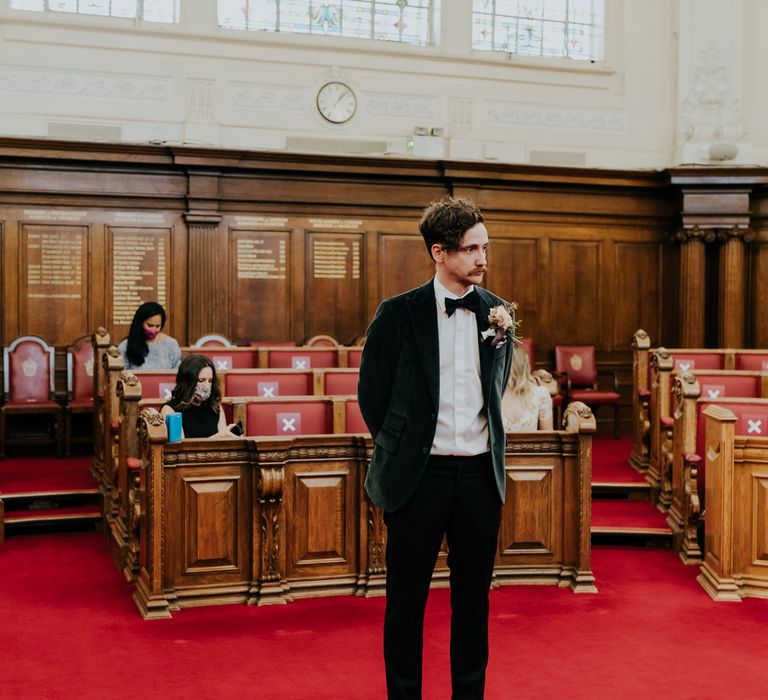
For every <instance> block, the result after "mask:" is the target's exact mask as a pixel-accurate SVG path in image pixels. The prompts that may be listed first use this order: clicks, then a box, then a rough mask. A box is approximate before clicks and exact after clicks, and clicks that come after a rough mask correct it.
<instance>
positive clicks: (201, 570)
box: [164, 464, 252, 593]
mask: <svg viewBox="0 0 768 700" xmlns="http://www.w3.org/2000/svg"><path fill="white" fill-rule="evenodd" d="M249 475H250V468H249V467H248V466H247V465H246V464H227V465H216V466H209V467H205V468H203V469H200V468H196V467H183V466H182V467H180V468H178V469H166V470H165V476H164V478H165V479H166V480H167V489H168V500H167V503H168V504H169V505H171V507H170V508H169V509H168V510H167V511H166V513H165V514H164V515H165V517H166V518H167V521H168V527H169V529H170V531H171V532H174V533H177V535H178V537H175V538H173V540H172V541H169V540H166V546H167V548H168V558H167V563H166V567H167V572H166V574H167V576H168V577H169V578H168V580H173V581H176V582H178V583H179V584H181V585H195V584H199V583H201V582H204V583H205V584H206V585H209V586H210V585H212V584H216V583H233V582H238V581H243V582H247V581H249V580H250V575H251V562H250V554H251V527H250V525H251V505H252V504H251V487H250V481H249V479H250V476H249ZM245 590H247V586H245ZM245 590H244V593H245Z"/></svg>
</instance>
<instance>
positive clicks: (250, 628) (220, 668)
mask: <svg viewBox="0 0 768 700" xmlns="http://www.w3.org/2000/svg"><path fill="white" fill-rule="evenodd" d="M593 568H594V572H595V575H596V577H597V582H598V587H599V589H600V593H598V594H595V595H590V594H583V595H574V594H573V593H571V592H570V591H567V590H564V589H558V588H551V587H535V586H525V587H506V588H501V589H497V590H495V591H493V592H492V593H491V649H492V651H491V664H490V668H489V674H488V684H487V694H486V697H487V698H489V699H490V700H496V699H504V700H506V699H507V698H510V699H511V698H515V699H518V698H520V699H525V700H528V699H530V698H535V699H538V698H564V697H565V698H569V699H576V700H580V699H583V700H586V699H589V700H595V699H602V698H606V699H608V698H610V699H611V700H614V699H617V698H622V699H623V698H628V699H630V700H633V699H638V700H640V699H643V700H645V699H646V698H650V697H655V696H659V697H664V698H667V697H671V698H675V699H676V700H687V699H691V700H692V699H694V698H696V700H715V699H717V700H720V699H721V698H731V697H738V698H740V700H756V699H757V698H765V696H766V690H765V689H766V685H767V684H768V664H766V663H765V638H766V629H768V601H757V600H747V601H745V602H743V603H714V602H712V601H711V600H710V598H709V597H708V596H707V595H706V593H704V591H703V590H702V589H701V588H700V587H699V585H698V584H697V583H696V582H695V580H694V579H695V576H696V574H697V573H698V570H697V569H696V568H695V567H685V566H683V565H682V564H680V562H679V560H678V559H677V556H676V555H675V554H674V553H673V552H671V551H668V550H652V549H651V550H648V549H647V550H643V549H631V548H597V549H595V551H594V556H593ZM0 572H2V575H0V619H1V620H2V632H3V634H2V637H3V641H2V645H0V688H2V694H3V696H4V697H9V698H25V699H32V700H37V699H38V698H39V699H41V700H42V699H49V700H51V699H54V698H68V699H69V698H78V699H86V698H99V699H100V700H101V699H102V698H136V697H139V698H165V699H168V698H186V697H195V698H243V699H245V698H259V699H263V700H272V699H275V700H321V699H328V700H347V699H355V700H357V699H358V698H359V699H361V700H362V699H365V700H367V699H368V698H383V697H384V696H385V688H384V679H383V665H382V660H381V639H380V638H381V622H382V611H383V606H384V601H383V600H382V599H372V600H365V599H358V598H352V597H340V598H321V599H315V600H303V601H298V602H295V603H292V604H290V605H287V606H278V607H268V608H254V607H245V606H223V607H209V608H198V609H191V610H183V611H181V612H179V613H176V614H175V617H174V619H172V620H167V621H154V622H143V621H142V620H141V619H140V617H139V615H138V612H137V611H136V609H135V608H134V605H133V602H132V601H131V599H130V591H131V588H130V586H129V585H128V584H126V583H125V581H124V580H123V578H122V574H120V573H119V572H118V571H117V570H116V569H115V568H114V566H113V565H112V563H111V561H110V559H109V556H108V554H107V548H106V544H105V540H104V538H103V537H102V536H101V535H99V534H97V533H74V534H73V533H69V534H57V535H35V536H26V537H15V538H11V539H9V540H7V541H6V542H5V543H4V544H0ZM682 669H687V670H686V671H685V673H684V674H683V671H682ZM447 670H448V591H447V590H439V591H434V592H433V593H432V595H431V596H430V603H429V606H428V610H427V616H426V633H425V682H424V690H425V692H424V698H425V700H438V699H439V700H445V698H448V697H449V696H450V691H449V679H448V672H447ZM681 674H683V675H681Z"/></svg>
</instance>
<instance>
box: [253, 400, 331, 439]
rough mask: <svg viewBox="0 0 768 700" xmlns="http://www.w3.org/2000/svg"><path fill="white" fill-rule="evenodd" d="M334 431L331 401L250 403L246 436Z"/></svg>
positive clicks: (326, 432) (293, 434)
mask: <svg viewBox="0 0 768 700" xmlns="http://www.w3.org/2000/svg"><path fill="white" fill-rule="evenodd" d="M332 432H333V410H332V405H331V402H330V401H323V400H318V399H307V400H305V401H280V402H278V401H269V400H266V401H261V400H259V401H253V402H249V403H248V405H247V406H246V435H251V436H253V435H284V436H288V437H291V436H295V435H318V434H321V435H322V434H328V433H332Z"/></svg>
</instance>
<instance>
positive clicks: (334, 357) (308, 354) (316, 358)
mask: <svg viewBox="0 0 768 700" xmlns="http://www.w3.org/2000/svg"><path fill="white" fill-rule="evenodd" d="M338 360H339V353H338V351H337V350H336V349H335V348H329V349H325V348H320V349H318V348H285V349H276V350H268V351H267V367H274V368H275V369H286V368H290V369H313V368H317V367H320V368H323V367H338V365H339V362H338Z"/></svg>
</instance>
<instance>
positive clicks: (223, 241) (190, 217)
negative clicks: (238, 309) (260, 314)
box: [185, 214, 231, 343]
mask: <svg viewBox="0 0 768 700" xmlns="http://www.w3.org/2000/svg"><path fill="white" fill-rule="evenodd" d="M185 218H186V223H187V250H188V256H187V266H186V269H187V275H188V286H187V294H186V301H187V309H186V311H187V319H186V320H187V332H186V334H185V336H186V337H187V342H189V343H193V342H194V341H195V340H196V339H197V338H199V337H201V336H203V335H208V334H211V333H216V334H218V335H223V336H225V337H229V335H230V312H229V308H230V298H231V297H230V295H229V294H226V293H225V292H224V290H225V289H226V288H227V286H226V284H224V285H222V281H223V280H226V271H227V270H228V269H229V250H228V248H229V246H228V245H227V242H228V241H227V238H228V237H227V235H226V234H224V235H222V234H221V233H220V228H219V224H220V222H221V216H219V215H213V214H211V215H207V214H187V215H186V217H185Z"/></svg>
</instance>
